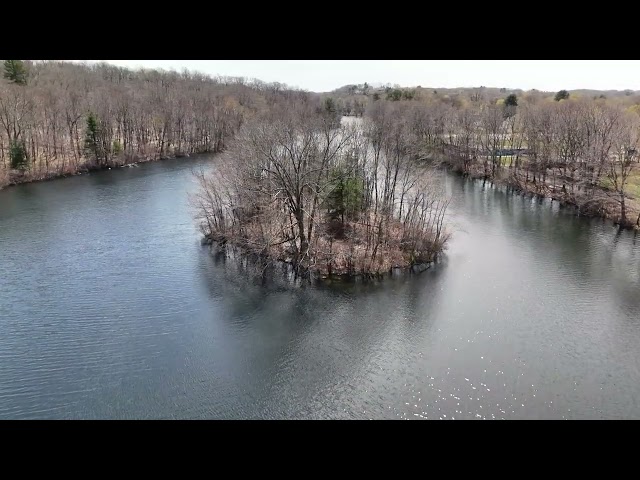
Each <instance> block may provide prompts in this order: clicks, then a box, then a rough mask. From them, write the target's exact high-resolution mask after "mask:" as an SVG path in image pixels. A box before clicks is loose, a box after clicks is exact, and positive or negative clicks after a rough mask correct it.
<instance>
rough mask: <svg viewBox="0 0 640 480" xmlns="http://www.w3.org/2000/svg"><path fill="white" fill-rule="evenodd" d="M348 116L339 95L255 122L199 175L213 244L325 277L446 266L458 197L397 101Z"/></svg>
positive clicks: (199, 200) (198, 200)
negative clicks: (447, 191) (452, 198)
mask: <svg viewBox="0 0 640 480" xmlns="http://www.w3.org/2000/svg"><path fill="white" fill-rule="evenodd" d="M345 120H346V121H342V122H341V115H340V113H339V112H338V111H337V110H336V108H335V104H334V102H333V101H332V99H330V98H328V99H325V100H324V101H321V100H318V99H312V98H310V97H305V96H298V97H292V98H290V99H288V100H287V101H284V102H282V103H281V104H280V105H278V106H277V107H276V108H274V109H272V110H271V111H270V112H268V113H267V114H264V115H261V116H258V117H256V118H254V119H252V120H251V121H249V122H247V123H246V124H245V125H244V126H243V127H242V128H241V130H240V131H239V133H238V134H237V136H236V137H235V138H234V140H233V141H232V142H231V144H230V145H229V148H228V149H227V150H226V151H225V152H224V153H223V154H222V155H221V156H220V157H219V158H218V161H217V162H216V165H215V167H214V170H213V171H212V172H208V173H204V172H201V173H200V174H199V176H198V177H199V181H200V191H199V193H198V194H197V196H196V197H195V198H194V203H195V206H196V208H197V210H198V217H199V219H200V221H201V227H202V231H203V234H204V235H205V238H206V239H207V241H208V242H209V243H212V244H214V245H215V246H217V247H221V248H225V249H233V250H234V251H236V252H241V253H242V254H246V255H249V256H251V257H252V258H255V259H259V260H260V261H261V262H263V264H265V265H266V264H269V263H270V262H275V261H279V262H286V263H288V264H290V265H291V267H292V269H293V271H294V272H295V274H296V275H297V276H303V277H315V278H327V277H330V278H335V277H341V278H344V277H349V278H350V277H355V276H362V277H365V278H370V277H377V276H381V275H384V274H386V273H389V272H391V271H392V270H393V269H395V268H400V269H409V268H412V267H416V268H419V269H422V268H424V266H425V265H428V264H430V263H431V262H433V261H434V260H436V258H437V256H438V254H439V253H441V252H442V251H443V249H444V247H445V245H446V242H447V239H448V238H449V233H448V231H447V229H446V227H445V213H446V210H447V206H448V203H449V202H448V199H447V197H446V196H445V195H444V192H443V191H442V186H441V184H440V183H439V182H438V176H437V174H436V172H435V170H433V169H431V167H430V166H429V163H428V162H425V161H424V158H423V153H424V152H422V151H421V149H420V145H422V141H421V138H420V136H419V135H418V134H416V132H415V131H414V130H413V129H412V128H411V125H410V123H409V122H407V121H406V119H405V117H404V115H403V114H402V112H401V111H400V110H399V109H397V108H395V106H394V105H392V104H390V103H389V104H381V106H380V108H377V109H375V111H372V112H371V115H368V116H367V118H365V119H357V121H349V120H351V119H345Z"/></svg>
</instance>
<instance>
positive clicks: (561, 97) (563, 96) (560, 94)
mask: <svg viewBox="0 0 640 480" xmlns="http://www.w3.org/2000/svg"><path fill="white" fill-rule="evenodd" d="M568 98H569V92H567V91H566V90H560V91H559V92H558V93H556V96H555V98H554V99H555V101H556V102H559V101H560V100H566V99H568Z"/></svg>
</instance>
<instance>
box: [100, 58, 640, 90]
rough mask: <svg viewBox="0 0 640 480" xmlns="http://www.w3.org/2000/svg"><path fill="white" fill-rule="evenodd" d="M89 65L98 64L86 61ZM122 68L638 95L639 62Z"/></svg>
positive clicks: (317, 86)
mask: <svg viewBox="0 0 640 480" xmlns="http://www.w3.org/2000/svg"><path fill="white" fill-rule="evenodd" d="M89 61H91V62H93V61H97V60H89ZM106 61H107V62H109V63H113V64H116V65H121V66H126V67H138V66H143V67H151V68H164V69H175V70H182V69H183V68H185V67H186V68H188V69H190V70H198V71H200V72H203V73H208V74H210V75H228V76H242V77H250V78H259V79H260V80H264V81H265V82H281V83H286V84H287V85H290V86H294V87H299V88H303V89H306V90H312V91H318V92H322V91H330V90H333V89H335V88H338V87H341V86H343V85H347V84H354V83H364V82H369V83H370V84H376V83H391V84H396V83H397V84H400V85H402V86H416V85H421V86H423V87H440V88H452V87H478V86H481V85H483V86H486V87H507V88H521V89H523V90H529V89H532V88H536V89H538V90H547V91H557V90H561V89H567V90H573V89H580V88H585V89H594V90H625V89H632V90H640V60H106Z"/></svg>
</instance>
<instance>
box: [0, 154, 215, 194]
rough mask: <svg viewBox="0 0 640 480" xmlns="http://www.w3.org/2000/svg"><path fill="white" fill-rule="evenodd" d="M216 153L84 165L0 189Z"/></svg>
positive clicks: (0, 186)
mask: <svg viewBox="0 0 640 480" xmlns="http://www.w3.org/2000/svg"><path fill="white" fill-rule="evenodd" d="M216 153H220V152H201V153H191V154H189V153H187V154H182V153H181V154H177V155H176V154H171V155H162V156H158V157H139V158H138V159H136V160H135V161H132V162H126V163H122V164H113V165H104V166H101V167H91V168H88V167H86V165H85V166H83V167H82V168H80V169H78V171H77V172H75V173H54V174H50V175H48V176H45V177H41V178H38V177H36V178H30V179H27V180H23V181H18V182H15V181H13V182H10V183H6V184H4V185H2V184H0V190H2V189H4V188H10V187H16V186H18V185H26V184H29V183H40V182H51V181H54V180H61V179H64V178H71V177H79V176H82V175H89V174H91V173H96V172H104V171H108V170H119V169H121V168H135V167H138V166H139V164H141V163H153V162H160V161H163V160H175V159H178V158H196V157H198V156H201V155H213V154H216Z"/></svg>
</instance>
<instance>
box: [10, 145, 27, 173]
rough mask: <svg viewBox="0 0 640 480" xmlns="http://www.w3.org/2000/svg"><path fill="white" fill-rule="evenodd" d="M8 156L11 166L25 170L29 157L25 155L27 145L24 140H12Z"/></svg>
mask: <svg viewBox="0 0 640 480" xmlns="http://www.w3.org/2000/svg"><path fill="white" fill-rule="evenodd" d="M9 158H10V159H11V168H15V169H16V170H22V171H25V170H26V169H27V168H28V167H29V158H28V157H27V147H26V146H25V144H24V142H19V141H17V140H12V141H11V143H10V146H9Z"/></svg>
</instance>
